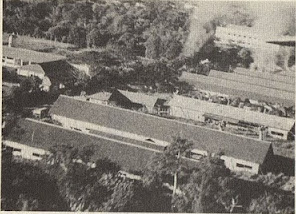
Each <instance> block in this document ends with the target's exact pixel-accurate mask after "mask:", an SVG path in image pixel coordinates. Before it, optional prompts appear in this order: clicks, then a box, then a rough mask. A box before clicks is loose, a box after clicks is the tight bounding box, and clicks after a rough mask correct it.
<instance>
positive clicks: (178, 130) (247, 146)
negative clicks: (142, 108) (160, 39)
mask: <svg viewBox="0 0 296 214" xmlns="http://www.w3.org/2000/svg"><path fill="white" fill-rule="evenodd" d="M50 114H55V115H60V116H63V117H66V118H72V119H75V120H79V121H85V122H90V123H94V124H98V125H100V126H104V127H108V128H113V129H117V130H120V131H124V132H130V133H134V134H138V135H141V136H145V137H148V138H152V139H158V140H162V141H166V142H171V141H172V137H173V136H177V135H182V137H184V138H186V139H188V140H189V141H192V142H193V143H194V148H197V149H200V150H204V151H209V152H211V153H219V152H223V153H224V155H226V156H229V157H233V158H237V159H242V160H246V161H251V162H255V163H259V164H261V163H263V162H264V159H265V157H266V154H267V152H268V149H269V148H270V146H271V143H268V142H262V141H259V140H257V139H251V138H245V137H241V136H237V135H233V134H228V133H224V132H220V131H216V130H212V129H208V128H205V127H200V126H195V125H191V124H186V123H182V122H179V121H176V120H170V119H165V118H160V117H156V116H151V115H148V114H142V113H139V112H135V111H130V110H126V109H121V108H116V107H111V106H107V105H100V104H94V103H90V102H85V101H79V100H75V99H73V98H71V97H67V96H64V95H61V96H60V97H59V98H58V100H57V101H56V102H55V103H54V105H53V107H52V108H51V110H50Z"/></svg>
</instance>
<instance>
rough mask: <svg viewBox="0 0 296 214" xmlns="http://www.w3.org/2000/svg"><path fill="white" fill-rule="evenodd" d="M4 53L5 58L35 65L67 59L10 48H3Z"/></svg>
mask: <svg viewBox="0 0 296 214" xmlns="http://www.w3.org/2000/svg"><path fill="white" fill-rule="evenodd" d="M2 51H3V56H4V57H11V58H16V59H22V60H24V61H31V62H34V63H45V62H53V61H59V60H65V59H66V57H64V56H59V55H54V54H50V53H43V52H38V51H32V50H27V49H23V48H14V47H8V46H2Z"/></svg>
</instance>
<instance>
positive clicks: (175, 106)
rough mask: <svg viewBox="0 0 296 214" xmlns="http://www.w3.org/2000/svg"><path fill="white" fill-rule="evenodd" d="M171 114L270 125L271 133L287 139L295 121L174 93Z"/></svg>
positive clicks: (170, 104)
mask: <svg viewBox="0 0 296 214" xmlns="http://www.w3.org/2000/svg"><path fill="white" fill-rule="evenodd" d="M168 105H169V106H170V114H171V115H172V116H176V117H184V118H188V117H189V118H188V119H194V117H196V115H205V114H211V115H217V116H220V117H221V118H224V120H226V121H227V120H228V121H232V122H233V121H236V122H237V123H239V122H242V123H250V124H254V125H258V126H266V127H268V130H269V134H271V135H275V136H276V137H279V136H280V134H282V138H283V139H287V138H288V135H289V132H290V131H291V130H292V129H293V127H294V124H295V121H294V119H291V118H285V117H278V116H275V115H269V114H265V113H261V112H257V111H250V110H246V109H242V108H238V107H233V106H229V105H223V104H218V103H211V102H207V101H203V100H199V99H194V98H189V97H184V96H179V95H174V97H173V98H172V99H171V100H170V101H169V102H168Z"/></svg>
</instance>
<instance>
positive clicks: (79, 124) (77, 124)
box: [52, 115, 168, 146]
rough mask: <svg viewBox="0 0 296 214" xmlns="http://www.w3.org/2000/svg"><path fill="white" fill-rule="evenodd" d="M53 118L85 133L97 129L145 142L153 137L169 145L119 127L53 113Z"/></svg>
mask: <svg viewBox="0 0 296 214" xmlns="http://www.w3.org/2000/svg"><path fill="white" fill-rule="evenodd" d="M52 119H54V120H56V121H59V122H60V123H61V124H62V125H63V127H65V128H68V129H73V128H76V129H79V130H81V131H82V132H85V133H89V131H90V130H96V131H100V132H104V133H108V134H112V135H117V136H122V137H126V138H129V139H134V140H139V141H145V142H146V139H151V140H153V141H154V142H155V144H158V145H162V146H167V145H168V143H167V142H165V141H161V140H158V139H153V138H151V137H149V136H143V135H137V134H134V133H130V132H124V131H120V130H117V129H112V128H107V127H104V126H99V125H96V124H93V123H88V122H83V121H78V120H73V119H69V118H66V117H63V116H59V115H52Z"/></svg>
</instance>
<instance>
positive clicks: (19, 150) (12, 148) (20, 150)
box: [3, 144, 42, 157]
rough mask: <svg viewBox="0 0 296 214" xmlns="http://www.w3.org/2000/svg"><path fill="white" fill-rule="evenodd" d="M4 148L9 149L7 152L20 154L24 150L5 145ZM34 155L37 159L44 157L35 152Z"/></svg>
mask: <svg viewBox="0 0 296 214" xmlns="http://www.w3.org/2000/svg"><path fill="white" fill-rule="evenodd" d="M3 148H4V149H7V150H10V151H12V152H18V153H21V152H22V149H20V148H14V147H11V146H6V145H4V144H3ZM32 155H33V156H35V157H41V156H42V155H40V154H38V153H35V152H33V153H32Z"/></svg>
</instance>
